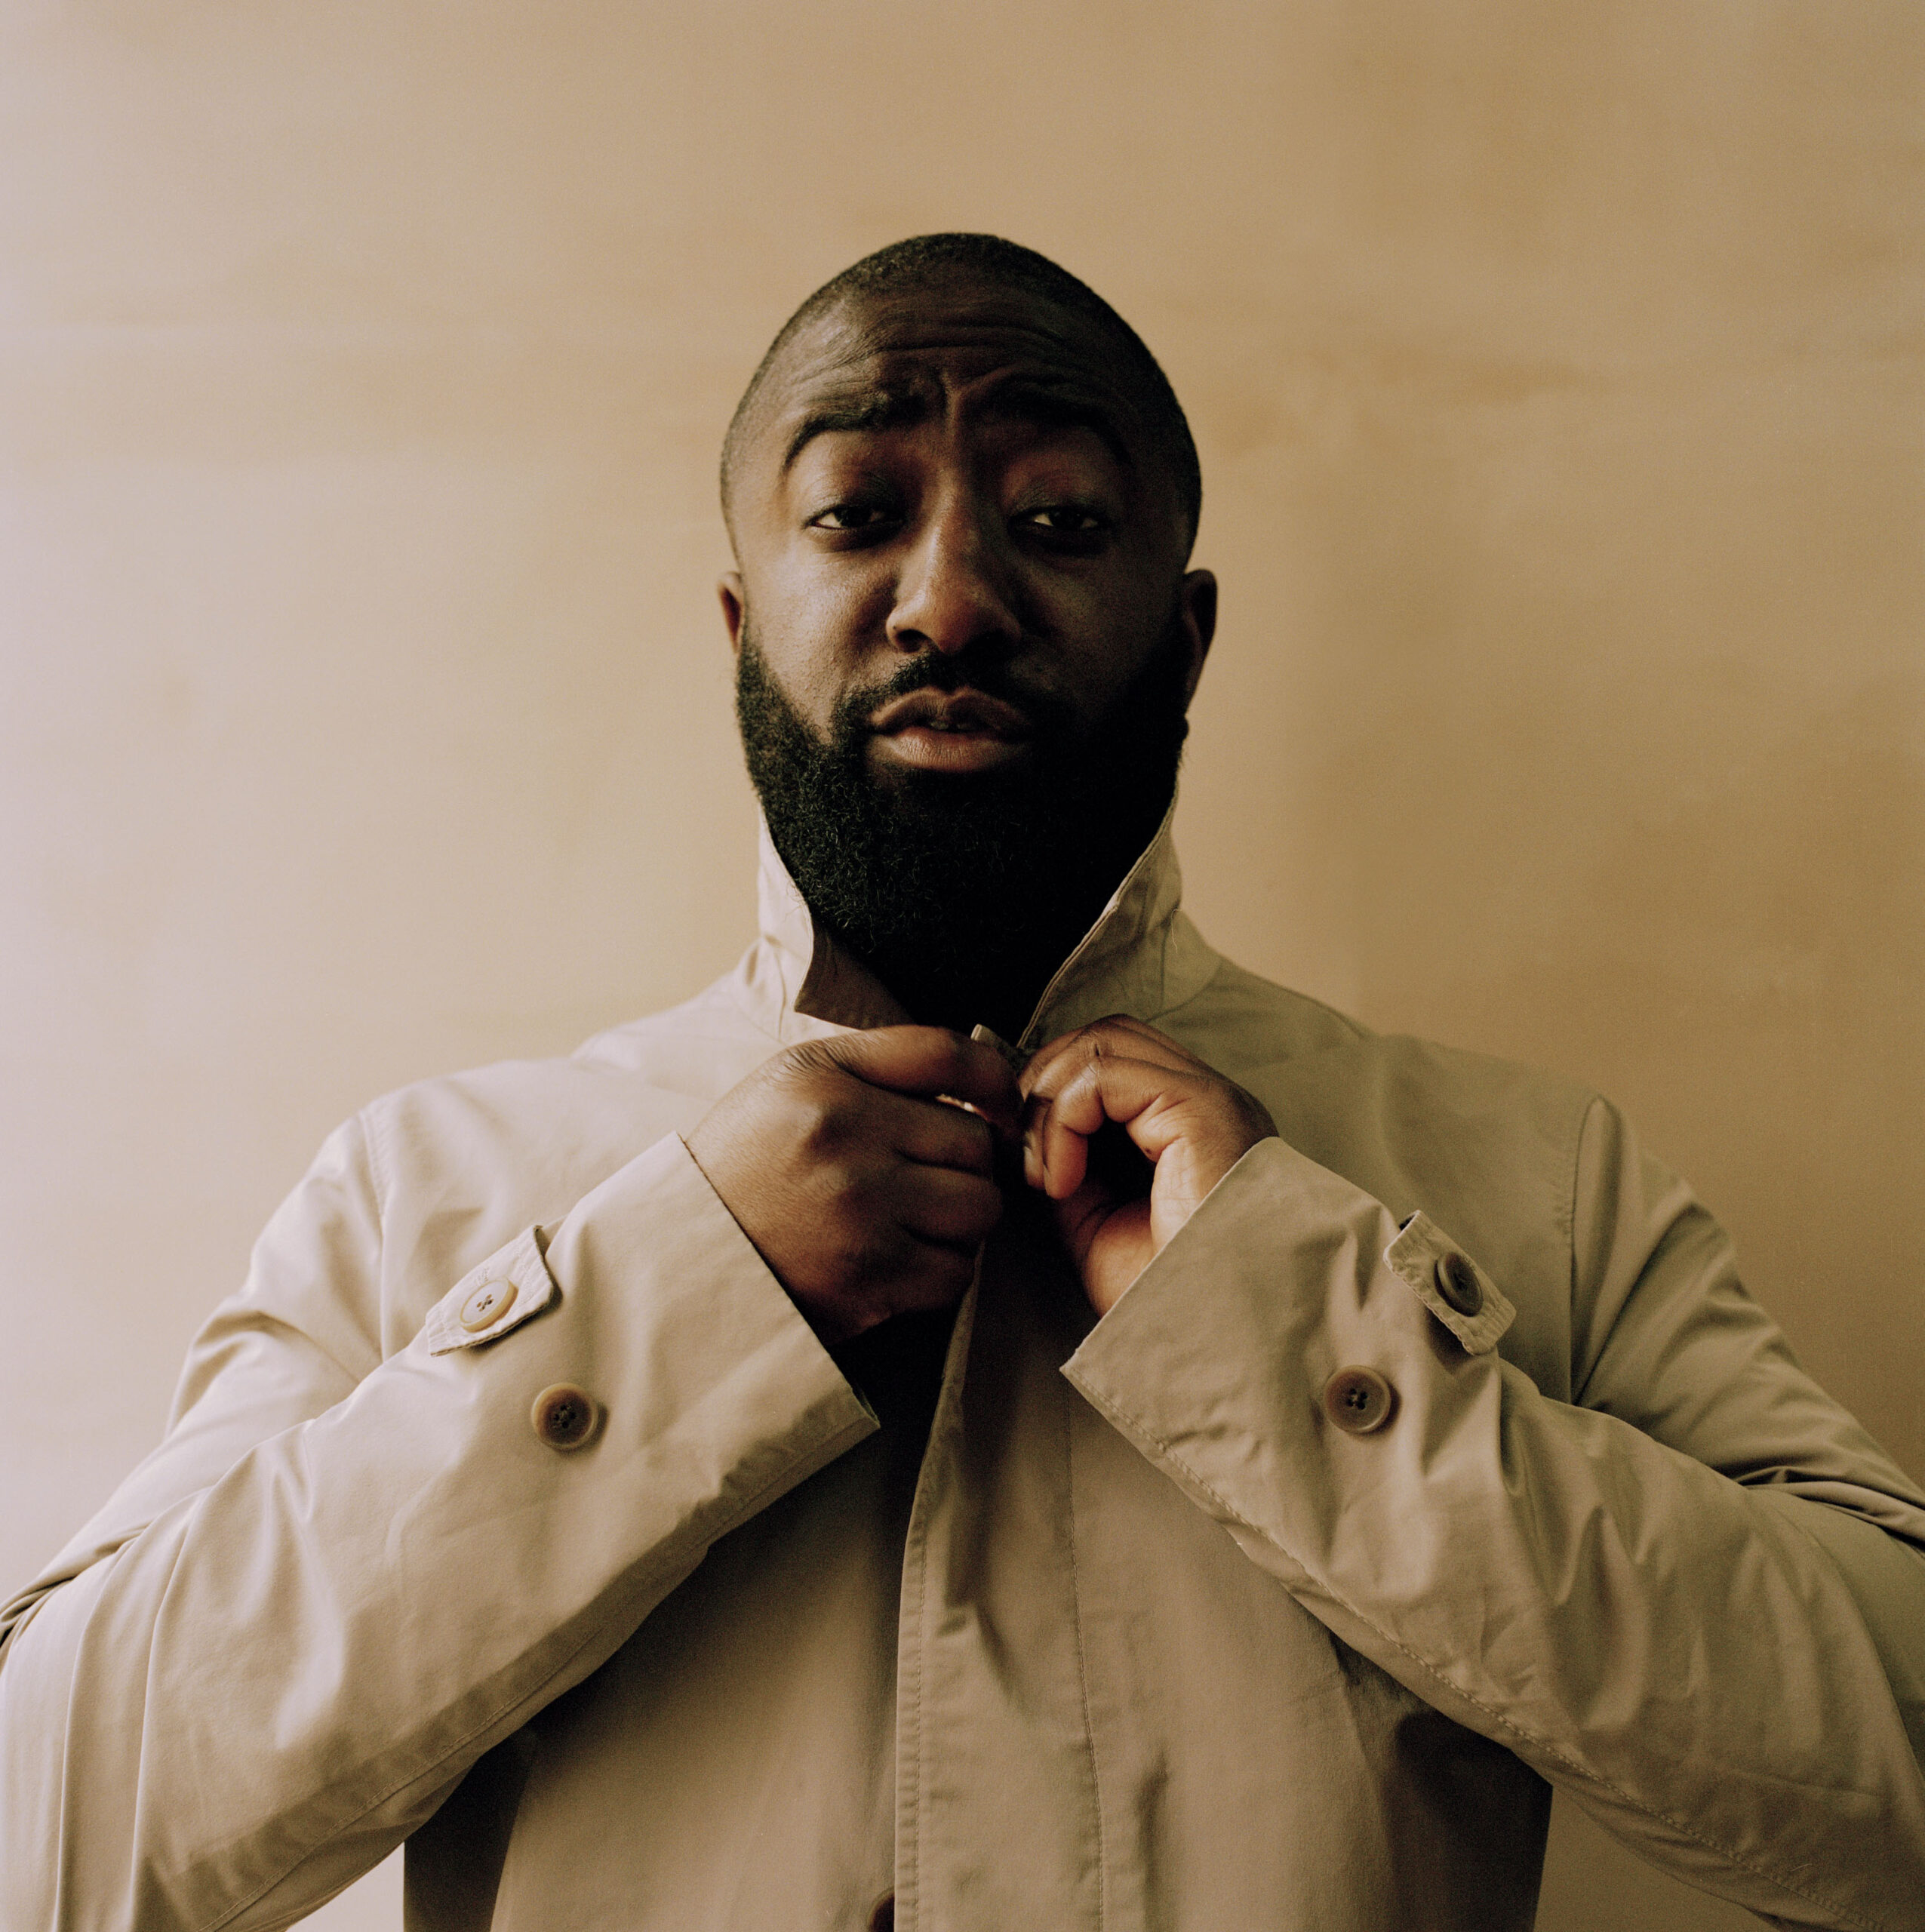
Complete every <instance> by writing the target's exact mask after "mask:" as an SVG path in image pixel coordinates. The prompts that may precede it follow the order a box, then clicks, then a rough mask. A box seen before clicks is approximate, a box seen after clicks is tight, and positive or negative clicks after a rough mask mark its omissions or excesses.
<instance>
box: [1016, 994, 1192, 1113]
mask: <svg viewBox="0 0 1925 1932" xmlns="http://www.w3.org/2000/svg"><path fill="white" fill-rule="evenodd" d="M1105 1054H1120V1055H1121V1057H1124V1059H1127V1060H1147V1061H1149V1062H1150V1063H1152V1064H1153V1065H1156V1066H1167V1067H1168V1068H1170V1069H1171V1070H1172V1071H1173V1072H1179V1071H1190V1072H1198V1073H1207V1072H1209V1071H1210V1068H1209V1067H1208V1066H1207V1064H1206V1063H1205V1062H1204V1061H1202V1060H1199V1059H1198V1058H1197V1057H1196V1055H1195V1054H1193V1053H1191V1052H1189V1051H1188V1050H1187V1049H1186V1048H1182V1047H1179V1045H1178V1044H1176V1041H1174V1040H1173V1039H1171V1038H1170V1036H1169V1035H1168V1034H1167V1033H1159V1032H1158V1031H1157V1030H1156V1029H1155V1027H1154V1026H1150V1025H1149V1023H1147V1022H1145V1021H1144V1020H1135V1019H1132V1018H1131V1017H1130V1015H1129V1014H1127V1013H1116V1014H1111V1015H1110V1016H1109V1018H1108V1019H1106V1020H1095V1021H1093V1022H1092V1023H1090V1025H1089V1026H1079V1027H1078V1028H1077V1029H1075V1031H1074V1032H1069V1033H1064V1034H1062V1035H1059V1036H1058V1037H1057V1038H1055V1039H1053V1040H1052V1041H1050V1043H1049V1044H1048V1045H1047V1046H1046V1047H1044V1048H1042V1049H1041V1051H1040V1052H1038V1054H1036V1055H1035V1057H1034V1058H1033V1059H1032V1060H1031V1061H1030V1063H1029V1066H1027V1067H1026V1068H1025V1069H1023V1074H1022V1083H1021V1084H1022V1092H1023V1094H1024V1096H1025V1097H1028V1096H1029V1095H1031V1094H1035V1093H1037V1092H1039V1091H1040V1092H1041V1093H1043V1094H1051V1093H1054V1092H1056V1091H1059V1090H1060V1089H1061V1088H1062V1086H1063V1085H1064V1084H1066V1083H1067V1082H1068V1081H1069V1079H1070V1078H1072V1076H1073V1075H1074V1073H1075V1069H1077V1068H1078V1067H1079V1066H1081V1064H1082V1063H1084V1061H1085V1060H1090V1059H1092V1058H1099V1057H1102V1056H1104V1055H1105Z"/></svg>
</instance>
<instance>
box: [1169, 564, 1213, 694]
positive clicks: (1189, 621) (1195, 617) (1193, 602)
mask: <svg viewBox="0 0 1925 1932" xmlns="http://www.w3.org/2000/svg"><path fill="white" fill-rule="evenodd" d="M1177 595H1178V598H1179V607H1180V610H1181V614H1182V626H1183V635H1184V636H1185V639H1186V640H1187V641H1188V642H1189V648H1190V668H1189V677H1188V678H1186V679H1185V681H1184V685H1183V702H1184V703H1185V704H1188V703H1189V701H1190V700H1191V699H1192V698H1193V697H1195V696H1196V694H1197V686H1198V684H1199V683H1200V682H1201V680H1202V677H1203V660H1204V659H1205V658H1206V657H1208V656H1209V655H1210V640H1211V638H1213V637H1215V636H1216V574H1215V573H1214V572H1213V571H1189V572H1187V573H1186V574H1185V576H1184V578H1183V583H1182V589H1180V590H1179V592H1178V593H1177Z"/></svg>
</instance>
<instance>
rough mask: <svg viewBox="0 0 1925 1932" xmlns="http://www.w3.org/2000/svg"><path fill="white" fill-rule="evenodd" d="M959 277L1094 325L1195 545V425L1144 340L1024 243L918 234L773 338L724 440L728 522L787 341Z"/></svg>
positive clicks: (812, 303)
mask: <svg viewBox="0 0 1925 1932" xmlns="http://www.w3.org/2000/svg"><path fill="white" fill-rule="evenodd" d="M955 279H973V280H975V281H981V282H985V283H987V284H989V285H990V286H992V287H994V288H1015V289H1020V290H1022V291H1024V292H1025V293H1026V294H1032V295H1037V296H1041V297H1042V298H1043V299H1044V300H1046V301H1048V302H1052V303H1055V304H1056V306H1057V307H1058V308H1059V309H1067V310H1069V312H1070V313H1071V314H1072V315H1078V316H1081V317H1082V318H1084V320H1085V321H1089V322H1091V323H1093V325H1095V327H1096V331H1097V333H1098V334H1099V336H1101V337H1102V338H1103V339H1104V340H1105V341H1106V342H1107V343H1109V345H1110V346H1112V348H1113V349H1115V352H1116V356H1117V361H1118V365H1119V366H1120V369H1121V374H1122V375H1123V377H1124V383H1125V386H1127V388H1128V389H1129V390H1130V392H1131V393H1132V394H1133V396H1134V398H1135V399H1136V402H1137V403H1138V405H1139V406H1140V407H1141V408H1142V412H1143V420H1144V423H1145V426H1146V427H1147V428H1148V429H1149V434H1150V438H1151V441H1152V443H1153V445H1155V448H1156V451H1157V454H1158V456H1159V457H1161V459H1162V460H1163V462H1164V463H1165V465H1166V466H1167V468H1168V470H1169V472H1170V480H1171V481H1172V482H1173V484H1174V485H1175V486H1176V497H1177V500H1178V502H1179V504H1180V505H1181V506H1182V511H1183V515H1184V518H1185V521H1186V522H1187V524H1188V525H1189V537H1190V540H1192V542H1194V541H1195V537H1196V531H1197V523H1198V518H1200V517H1201V515H1202V513H1203V471H1202V469H1201V466H1200V465H1199V464H1198V461H1197V447H1196V442H1195V438H1192V435H1191V434H1190V425H1189V419H1188V418H1187V417H1185V415H1184V414H1183V407H1182V404H1181V403H1179V401H1177V400H1176V391H1175V390H1174V389H1172V388H1171V387H1170V379H1169V377H1167V376H1166V375H1164V373H1163V371H1162V368H1161V366H1160V365H1158V361H1157V359H1156V358H1155V356H1154V355H1152V354H1151V353H1150V352H1149V349H1147V348H1146V347H1145V346H1144V343H1143V340H1142V337H1140V336H1139V335H1138V334H1137V333H1136V331H1135V330H1134V329H1133V328H1131V327H1130V325H1129V324H1128V323H1127V322H1126V321H1124V319H1123V318H1122V317H1121V315H1118V313H1117V312H1116V311H1115V309H1112V307H1111V306H1109V303H1107V302H1105V300H1103V299H1102V297H1101V296H1100V295H1099V294H1097V293H1096V291H1095V290H1094V289H1093V288H1090V285H1088V284H1087V282H1084V281H1078V279H1077V278H1076V277H1075V275H1072V274H1071V273H1070V272H1069V270H1068V269H1065V268H1059V267H1058V266H1057V265H1056V263H1054V262H1053V261H1051V260H1050V258H1049V257H1048V256H1047V255H1039V254H1038V253H1037V252H1036V251H1035V249H1034V248H1024V247H1023V246H1022V244H1021V243H1020V242H1006V241H1004V239H1003V238H1002V237H1001V235H971V234H953V235H912V236H911V237H910V238H909V239H908V240H907V241H905V242H891V243H890V245H889V246H888V247H887V248H878V250H877V251H875V254H872V255H865V256H864V257H863V259H862V260H860V261H859V262H856V263H853V265H852V266H850V267H848V268H846V269H844V270H843V271H842V272H841V274H840V275H837V276H835V278H834V279H833V280H832V281H826V282H824V283H823V285H822V286H821V288H819V289H817V290H816V292H815V293H814V294H813V295H811V296H810V297H809V299H808V300H807V301H806V302H804V303H803V304H802V306H801V307H800V308H799V309H797V310H796V311H795V314H794V315H791V316H790V317H789V319H788V321H786V322H785V323H783V325H782V328H781V329H780V331H779V332H778V333H777V334H776V339H775V340H774V341H773V342H772V343H770V344H769V349H768V353H767V355H764V357H763V358H762V359H761V362H760V363H759V364H758V365H757V366H756V370H755V374H754V375H752V377H749V386H748V388H747V389H745V390H743V393H742V400H741V401H740V402H739V403H737V404H736V406H735V414H734V415H733V417H731V418H730V421H729V426H728V433H727V435H726V436H724V438H723V439H722V463H721V491H722V515H723V516H724V518H728V516H729V500H730V494H731V492H732V490H733V481H734V474H735V469H736V464H737V463H738V462H739V460H740V456H741V451H742V446H743V442H744V441H746V435H747V430H748V426H749V420H750V419H751V417H752V415H753V414H754V411H755V402H756V399H757V398H758V396H759V395H761V392H762V389H763V388H764V386H765V385H766V383H767V381H768V379H769V376H770V372H771V371H773V368H775V365H776V363H777V361H780V358H781V356H782V352H783V350H784V349H786V348H787V347H788V346H789V343H791V342H792V341H793V340H795V337H797V336H798V335H799V334H801V331H803V330H804V329H805V328H807V327H808V326H809V325H810V323H812V322H813V321H815V320H816V318H817V317H818V316H819V315H823V313H824V312H826V311H828V310H829V309H834V308H835V307H837V306H838V305H839V304H840V303H842V302H844V301H845V300H847V299H849V298H850V297H858V298H859V297H863V296H866V295H888V294H896V293H897V292H898V291H902V290H905V289H911V288H924V287H927V286H930V285H933V284H935V283H937V282H942V281H951V280H955ZM731 528H733V525H732V524H731Z"/></svg>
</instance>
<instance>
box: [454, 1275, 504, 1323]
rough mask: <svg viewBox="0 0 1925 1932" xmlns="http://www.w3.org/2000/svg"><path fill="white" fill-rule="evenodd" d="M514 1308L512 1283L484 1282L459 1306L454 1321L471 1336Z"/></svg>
mask: <svg viewBox="0 0 1925 1932" xmlns="http://www.w3.org/2000/svg"><path fill="white" fill-rule="evenodd" d="M513 1306H515V1284H514V1283H513V1282H512V1281H484V1282H483V1283H482V1284H481V1286H480V1287H478V1288H477V1289H476V1290H475V1292H474V1293H473V1294H472V1295H470V1296H469V1297H468V1299H467V1300H466V1301H464V1302H463V1303H462V1304H461V1312H460V1314H459V1315H457V1316H456V1317H455V1319H456V1320H457V1321H459V1322H460V1324H461V1325H462V1327H464V1328H466V1330H467V1331H468V1332H469V1334H471V1335H472V1334H477V1333H478V1331H481V1329H484V1328H485V1327H487V1325H488V1324H490V1322H492V1321H499V1320H500V1318H501V1317H502V1316H503V1315H506V1313H507V1312H508V1311H509V1309H511V1308H512V1307H513Z"/></svg>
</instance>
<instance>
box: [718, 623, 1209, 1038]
mask: <svg viewBox="0 0 1925 1932" xmlns="http://www.w3.org/2000/svg"><path fill="white" fill-rule="evenodd" d="M1188 669H1189V651H1188V645H1187V640H1186V638H1185V634H1184V631H1183V627H1182V614H1181V611H1180V610H1179V609H1175V608H1173V610H1172V612H1171V615H1170V619H1169V620H1168V622H1167V623H1166V624H1165V626H1164V631H1163V633H1162V635H1161V637H1160V638H1159V639H1158V642H1157V645H1156V646H1155V649H1154V650H1153V651H1152V653H1151V654H1150V656H1149V658H1148V659H1147V660H1145V663H1144V664H1143V666H1142V669H1140V670H1139V672H1137V673H1136V675H1135V677H1134V678H1132V679H1131V681H1130V683H1129V684H1128V685H1127V686H1126V687H1125V688H1124V690H1123V691H1121V692H1120V693H1119V694H1118V695H1117V697H1115V699H1114V700H1112V702H1111V703H1110V704H1109V706H1108V707H1107V709H1105V711H1104V712H1102V714H1101V715H1099V717H1098V718H1096V720H1095V721H1093V723H1092V724H1090V726H1089V727H1088V728H1086V729H1084V730H1083V731H1078V730H1077V729H1076V728H1075V720H1074V718H1073V715H1072V713H1071V712H1070V710H1069V706H1067V705H1066V704H1065V703H1063V702H1062V700H1060V699H1059V698H1056V697H1053V696H1051V695H1050V694H1047V693H1044V692H1039V691H1035V690H1032V689H1031V688H1029V687H1027V686H1026V685H1025V684H1024V683H1023V682H1022V681H1021V680H1019V678H1017V677H1016V676H1015V675H1013V673H1012V672H1011V671H1010V669H1009V668H1008V666H1007V665H1006V664H1004V663H1002V662H1001V661H1000V660H999V659H996V658H989V657H982V656H981V655H979V654H973V653H971V652H970V651H959V652H958V653H956V654H954V655H953V656H949V657H945V656H944V655H943V654H942V653H941V652H939V651H927V652H924V654H921V656H919V657H915V658H913V659H912V660H909V662H907V663H905V664H903V666H901V667H900V669H898V670H897V671H896V672H895V673H894V674H893V675H892V676H890V678H887V679H886V680H884V681H882V682H881V683H880V684H878V685H875V686H873V687H871V688H867V689H865V690H862V691H855V692H852V693H850V694H849V695H848V696H847V697H844V699H843V700H842V701H841V703H840V704H839V705H838V706H837V708H836V712H835V717H834V718H833V719H832V721H831V724H830V729H829V737H828V738H827V740H826V741H825V740H823V739H822V738H820V737H817V735H816V734H815V732H814V731H812V730H811V729H810V727H809V726H808V724H806V723H805V722H804V720H803V718H801V715H800V714H799V713H798V712H797V710H796V709H795V706H794V704H793V703H792V702H791V700H790V699H789V695H788V694H787V693H786V691H783V688H782V687H781V686H780V685H779V684H778V683H777V682H776V680H775V678H774V675H773V673H772V672H770V669H769V668H768V665H767V661H766V660H764V657H763V656H762V654H761V651H760V649H759V648H758V646H757V645H756V642H755V635H754V632H753V629H752V626H751V625H750V623H749V621H748V620H747V618H746V617H745V618H744V620H743V631H742V640H741V648H740V651H739V653H738V654H737V659H736V718H737V720H738V721H739V722H740V725H741V728H742V742H743V750H744V752H745V753H746V757H747V759H748V764H749V778H750V780H751V782H752V783H753V784H754V786H755V791H756V794H757V795H758V797H759V798H760V799H761V804H762V811H763V814H764V816H765V817H766V818H767V820H768V826H769V833H770V837H771V838H772V839H773V841H774V843H775V848H776V851H777V852H778V853H780V854H781V857H782V860H783V864H784V865H786V866H787V867H788V868H789V876H790V877H791V878H793V879H794V881H795V884H796V885H797V887H798V888H799V889H800V891H801V894H802V896H803V897H804V899H805V900H807V901H808V903H809V906H810V910H811V911H812V912H814V913H815V915H816V917H817V918H819V919H820V920H822V921H823V922H824V923H825V924H827V925H828V926H829V928H831V929H832V931H834V933H835V934H836V936H837V937H838V939H839V940H841V942H842V943H844V945H846V946H848V947H849V948H850V950H852V951H853V952H855V953H856V955H858V956H859V958H862V959H863V961H864V962H865V963H866V964H868V965H869V968H871V969H872V971H874V972H875V974H876V975H877V976H878V977H879V978H880V979H881V981H882V982H883V983H884V985H885V986H887V987H888V988H889V989H890V991H891V992H893V993H894V995H896V998H898V999H899V1000H900V1001H902V1002H903V1004H904V1005H905V1006H906V1007H907V1008H909V1011H910V1012H911V1013H912V1014H913V1015H914V1016H915V1017H916V1018H917V1019H918V1020H922V1021H924V1022H927V1023H931V1024H934V1025H938V1026H952V1027H955V1028H956V1029H958V1031H964V1032H966V1031H967V1029H969V1028H970V1026H972V1025H973V1024H975V1023H976V1022H978V1021H985V1020H986V1021H987V1022H988V1023H989V1025H991V1026H994V1027H995V1029H996V1030H997V1031H998V1032H1001V1033H1002V1034H1004V1035H1005V1037H1007V1038H1010V1039H1012V1040H1013V1039H1015V1038H1016V1037H1017V1035H1018V1034H1019V1032H1021V1031H1022V1028H1023V1026H1025V1024H1026V1023H1027V1021H1028V1020H1029V1015H1030V1013H1031V1011H1032V1009H1033V1008H1034V1007H1035V1002H1036V1001H1037V1000H1038V998H1040V997H1041V994H1042V992H1043V989H1044V987H1045V986H1046V985H1047V983H1048V981H1049V980H1050V977H1051V975H1052V974H1053V973H1054V972H1055V971H1056V968H1058V967H1059V965H1061V964H1062V961H1063V960H1064V959H1065V958H1066V957H1067V955H1069V952H1070V950H1071V949H1072V947H1073V946H1075V944H1076V943H1077V941H1078V940H1080V939H1081V937H1083V935H1084V933H1085V932H1087V931H1088V929H1089V928H1090V925H1091V924H1093V923H1094V921H1095V920H1096V917H1097V915H1098V914H1099V913H1100V912H1101V911H1102V908H1103V906H1104V903H1105V901H1106V900H1108V899H1109V895H1110V894H1112V892H1113V891H1115V889H1116V887H1117V885H1118V884H1119V883H1120V882H1121V879H1122V878H1123V876H1124V873H1125V872H1127V871H1128V870H1129V869H1130V866H1131V865H1132V864H1133V863H1134V862H1135V860H1136V858H1137V857H1139V855H1140V854H1141V853H1142V851H1143V848H1145V846H1146V845H1147V844H1149V841H1150V839H1151V838H1152V836H1153V835H1155V832H1156V829H1157V827H1158V825H1160V824H1161V822H1162V820H1163V817H1164V813H1165V812H1166V811H1167V810H1168V808H1169V805H1170V799H1171V798H1172V797H1173V795H1174V794H1175V791H1176V771H1177V767H1178V764H1179V761H1180V760H1181V758H1182V745H1183V740H1184V737H1185V734H1186V733H1187V731H1188V730H1189V724H1188V722H1187V721H1186V720H1185V716H1184V709H1185V703H1186V702H1187V697H1188V694H1187V693H1186V691H1185V678H1186V675H1187V672H1188ZM964 685H967V686H969V687H970V688H971V689H973V690H976V691H981V692H982V693H983V694H985V695H986V696H988V697H995V698H1001V699H1003V700H1005V701H1007V703H1011V704H1013V705H1015V706H1017V707H1018V708H1019V709H1021V710H1022V712H1024V713H1025V715H1026V716H1027V718H1029V721H1030V724H1031V725H1032V737H1031V739H1030V741H1029V749H1028V750H1027V751H1026V754H1025V755H1023V756H1022V757H1021V758H1018V759H1016V760H1014V761H1012V762H1011V763H1010V764H1007V765H1005V766H1000V767H997V768H992V769H991V770H989V771H979V772H969V773H950V772H938V771H889V772H888V773H887V774H886V775H878V774H877V773H876V772H875V771H874V769H873V768H872V766H871V764H870V761H869V748H870V743H871V740H872V737H873V736H874V734H873V733H872V731H871V729H870V728H869V719H870V718H872V716H873V715H875V712H876V709H877V708H878V706H881V704H883V703H887V701H889V700H891V699H893V698H896V697H902V696H904V695H906V694H908V693H909V692H911V691H921V690H924V689H925V688H930V689H933V690H936V691H955V690H958V689H960V688H961V687H963V686H964Z"/></svg>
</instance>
